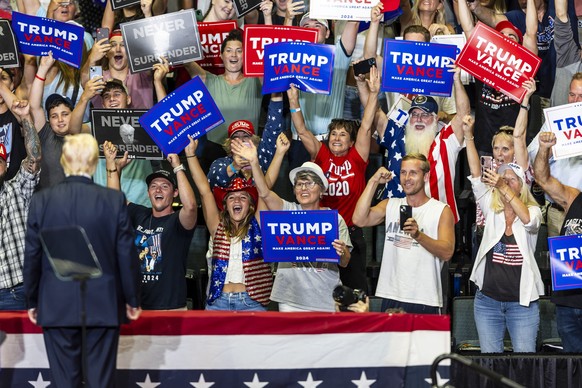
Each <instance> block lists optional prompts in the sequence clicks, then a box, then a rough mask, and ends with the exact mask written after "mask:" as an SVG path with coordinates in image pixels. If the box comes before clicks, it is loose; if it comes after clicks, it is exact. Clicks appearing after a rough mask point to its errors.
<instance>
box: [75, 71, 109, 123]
mask: <svg viewBox="0 0 582 388" xmlns="http://www.w3.org/2000/svg"><path fill="white" fill-rule="evenodd" d="M104 87H105V82H104V81H103V77H101V76H98V77H93V79H90V80H89V81H87V83H86V84H85V89H83V93H82V94H81V98H79V101H78V102H77V104H76V105H75V108H74V109H73V112H72V113H71V122H70V123H69V131H70V133H71V134H75V133H81V132H89V128H83V116H84V115H85V110H86V109H87V105H89V103H90V102H91V99H92V98H93V97H95V96H96V95H97V94H99V93H101V90H103V88H104Z"/></svg>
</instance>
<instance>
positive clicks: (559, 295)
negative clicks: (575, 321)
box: [552, 193, 582, 309]
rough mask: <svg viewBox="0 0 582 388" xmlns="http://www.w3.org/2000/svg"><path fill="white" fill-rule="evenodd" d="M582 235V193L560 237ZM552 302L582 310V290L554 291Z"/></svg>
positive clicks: (566, 220) (570, 210) (574, 202)
mask: <svg viewBox="0 0 582 388" xmlns="http://www.w3.org/2000/svg"><path fill="white" fill-rule="evenodd" d="M574 234H582V193H581V194H578V196H577V197H576V198H575V199H574V201H573V202H572V205H570V208H569V209H568V213H567V214H566V217H565V219H564V225H562V229H561V230H560V236H571V235H574ZM552 302H554V303H555V304H558V305H562V306H568V307H574V308H577V309H582V289H574V290H566V291H554V292H552Z"/></svg>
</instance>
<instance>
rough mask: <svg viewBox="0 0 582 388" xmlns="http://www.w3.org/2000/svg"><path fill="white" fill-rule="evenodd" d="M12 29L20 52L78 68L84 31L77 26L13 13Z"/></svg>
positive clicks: (81, 56)
mask: <svg viewBox="0 0 582 388" xmlns="http://www.w3.org/2000/svg"><path fill="white" fill-rule="evenodd" d="M12 30H13V31H14V34H15V35H16V39H17V40H18V45H19V47H20V52H21V53H23V54H29V55H34V56H46V55H48V53H49V51H52V52H53V57H54V58H55V59H57V60H59V61H61V62H64V63H66V64H68V65H71V66H73V67H76V68H79V67H81V60H82V58H83V44H84V41H83V37H84V34H85V29H84V28H83V27H81V26H79V25H77V24H73V23H63V22H59V21H56V20H53V19H47V18H42V17H36V16H29V15H25V14H23V13H19V12H13V13H12Z"/></svg>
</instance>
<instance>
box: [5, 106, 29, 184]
mask: <svg viewBox="0 0 582 388" xmlns="http://www.w3.org/2000/svg"><path fill="white" fill-rule="evenodd" d="M0 143H2V144H4V146H5V147H6V152H7V153H8V171H7V172H6V178H5V179H6V180H10V179H12V178H14V176H15V175H16V173H18V170H19V169H20V165H21V164H22V161H23V160H24V159H25V158H26V147H25V146H24V136H22V131H21V129H20V123H19V122H18V120H17V119H16V117H15V116H14V115H13V114H12V112H10V111H9V110H7V111H6V112H5V113H0Z"/></svg>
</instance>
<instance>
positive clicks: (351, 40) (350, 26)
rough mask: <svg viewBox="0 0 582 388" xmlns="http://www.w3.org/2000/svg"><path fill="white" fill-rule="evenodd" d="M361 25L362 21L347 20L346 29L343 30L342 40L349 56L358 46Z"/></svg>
mask: <svg viewBox="0 0 582 388" xmlns="http://www.w3.org/2000/svg"><path fill="white" fill-rule="evenodd" d="M359 26H360V22H351V21H350V22H347V23H346V26H345V28H344V31H343V32H342V37H341V42H342V46H344V49H345V50H346V54H347V55H348V57H349V56H351V55H352V53H353V52H354V49H355V48H356V40H357V38H358V27H359Z"/></svg>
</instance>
